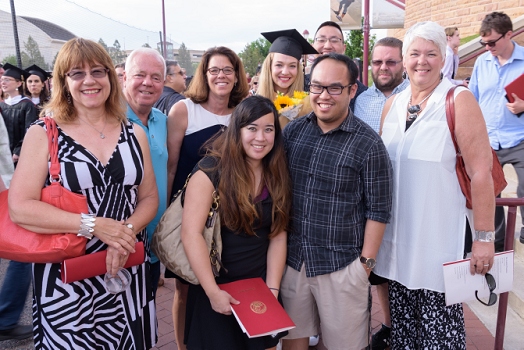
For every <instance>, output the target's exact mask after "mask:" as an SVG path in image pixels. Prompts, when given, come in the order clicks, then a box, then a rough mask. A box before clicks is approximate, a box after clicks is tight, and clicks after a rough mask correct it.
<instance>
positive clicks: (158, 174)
mask: <svg viewBox="0 0 524 350" xmlns="http://www.w3.org/2000/svg"><path fill="white" fill-rule="evenodd" d="M165 76H166V64H165V61H164V59H163V58H162V56H160V54H159V53H158V51H156V50H153V49H149V48H140V49H136V50H134V51H133V52H131V54H130V55H129V57H128V58H127V60H126V70H125V72H124V96H125V98H126V100H127V105H128V106H127V118H128V119H129V120H131V121H132V122H133V123H135V124H137V125H140V126H141V127H142V128H143V129H144V131H145V132H146V135H147V138H148V141H149V148H150V153H151V161H152V163H153V171H154V172H155V179H156V185H157V188H158V200H159V203H158V211H157V213H156V216H155V218H154V219H153V220H152V221H151V222H150V223H149V224H148V225H147V227H146V232H147V239H148V243H149V244H150V243H151V240H152V239H153V232H154V231H155V228H156V225H157V224H158V221H159V220H160V218H161V217H162V214H163V213H164V211H165V210H166V207H167V197H168V194H167V117H166V115H165V114H163V113H162V112H160V111H159V110H158V109H156V108H153V105H154V104H155V102H156V101H157V100H158V98H159V97H160V95H161V94H162V90H163V87H164V79H165ZM150 258H151V260H150V263H151V269H150V273H151V282H152V287H153V292H154V293H155V294H156V289H157V286H158V280H159V279H160V261H159V260H158V258H157V257H156V256H155V255H154V254H153V252H151V253H150Z"/></svg>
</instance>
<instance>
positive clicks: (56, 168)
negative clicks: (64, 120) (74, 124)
mask: <svg viewBox="0 0 524 350" xmlns="http://www.w3.org/2000/svg"><path fill="white" fill-rule="evenodd" d="M44 121H45V126H46V130H47V143H48V147H49V157H50V158H51V166H50V167H49V174H50V181H51V182H53V181H58V182H62V179H61V177H60V162H59V161H58V129H57V128H56V122H55V121H54V119H53V118H50V117H45V118H44Z"/></svg>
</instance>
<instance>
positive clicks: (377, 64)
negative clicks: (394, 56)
mask: <svg viewBox="0 0 524 350" xmlns="http://www.w3.org/2000/svg"><path fill="white" fill-rule="evenodd" d="M400 62H402V61H394V60H387V61H382V60H373V61H371V64H372V65H374V66H375V67H381V66H382V64H383V63H385V64H386V66H388V67H395V66H396V65H397V64H399V63H400Z"/></svg>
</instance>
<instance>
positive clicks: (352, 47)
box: [345, 19, 376, 64]
mask: <svg viewBox="0 0 524 350" xmlns="http://www.w3.org/2000/svg"><path fill="white" fill-rule="evenodd" d="M363 20H364V19H362V21H363ZM375 41H376V36H375V34H373V35H371V36H370V37H369V55H368V57H369V59H371V49H372V48H373V45H375ZM345 44H346V52H345V54H346V55H347V56H348V57H351V58H358V59H360V60H363V59H364V30H363V29H354V30H350V31H349V32H347V33H346V40H345ZM368 64H369V62H368Z"/></svg>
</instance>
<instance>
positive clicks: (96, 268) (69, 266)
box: [61, 242, 145, 283]
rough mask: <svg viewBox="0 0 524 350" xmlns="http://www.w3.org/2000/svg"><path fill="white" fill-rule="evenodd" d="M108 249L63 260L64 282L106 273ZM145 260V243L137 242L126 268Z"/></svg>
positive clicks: (62, 272) (62, 273)
mask: <svg viewBox="0 0 524 350" xmlns="http://www.w3.org/2000/svg"><path fill="white" fill-rule="evenodd" d="M106 255H107V251H105V250H104V251H101V252H96V253H93V254H86V255H82V256H79V257H77V258H72V259H66V260H64V262H62V266H61V277H62V282H63V283H71V282H76V281H80V280H83V279H86V278H90V277H95V276H99V275H103V274H105V273H106ZM144 260H145V250H144V243H143V242H137V243H136V244H135V252H134V253H132V254H130V255H129V258H128V259H127V262H126V264H125V265H124V268H129V267H132V266H136V265H140V264H142V263H143V262H144Z"/></svg>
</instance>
